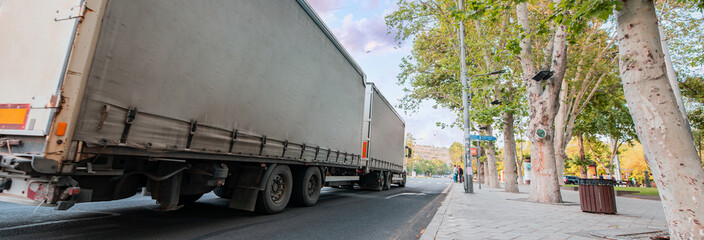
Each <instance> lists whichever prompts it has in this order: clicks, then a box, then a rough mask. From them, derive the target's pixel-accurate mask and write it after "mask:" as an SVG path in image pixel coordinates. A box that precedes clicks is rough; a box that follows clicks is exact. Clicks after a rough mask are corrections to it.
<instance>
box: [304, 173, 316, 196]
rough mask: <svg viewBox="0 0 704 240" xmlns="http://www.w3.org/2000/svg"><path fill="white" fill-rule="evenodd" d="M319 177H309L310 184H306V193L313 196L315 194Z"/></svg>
mask: <svg viewBox="0 0 704 240" xmlns="http://www.w3.org/2000/svg"><path fill="white" fill-rule="evenodd" d="M318 185H319V184H318V179H317V178H315V177H312V176H311V178H310V179H308V184H307V186H306V188H307V189H306V190H307V191H306V193H307V194H308V197H313V196H314V195H315V192H316V191H315V190H316V188H317V187H318Z"/></svg>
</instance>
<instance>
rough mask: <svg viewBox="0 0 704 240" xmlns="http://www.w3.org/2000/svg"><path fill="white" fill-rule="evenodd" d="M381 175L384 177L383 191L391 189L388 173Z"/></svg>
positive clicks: (389, 174)
mask: <svg viewBox="0 0 704 240" xmlns="http://www.w3.org/2000/svg"><path fill="white" fill-rule="evenodd" d="M382 175H384V180H385V181H384V190H389V189H391V173H390V172H383V173H382Z"/></svg>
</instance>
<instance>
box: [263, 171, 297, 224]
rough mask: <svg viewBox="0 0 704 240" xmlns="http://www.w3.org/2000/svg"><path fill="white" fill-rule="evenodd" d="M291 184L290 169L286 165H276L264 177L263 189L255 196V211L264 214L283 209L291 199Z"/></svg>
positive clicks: (278, 211)
mask: <svg viewBox="0 0 704 240" xmlns="http://www.w3.org/2000/svg"><path fill="white" fill-rule="evenodd" d="M292 186H293V177H292V175H291V169H290V168H289V167H288V166H286V165H278V166H276V167H275V168H274V169H273V170H272V171H271V174H270V175H269V177H268V178H267V179H266V185H265V186H264V190H263V191H260V192H259V194H258V196H257V206H256V209H257V211H258V212H260V213H265V214H274V213H280V212H282V211H284V209H285V208H286V205H288V202H289V200H291V192H292V189H291V188H292Z"/></svg>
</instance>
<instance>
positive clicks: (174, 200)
mask: <svg viewBox="0 0 704 240" xmlns="http://www.w3.org/2000/svg"><path fill="white" fill-rule="evenodd" d="M183 165H184V164H183V163H172V162H161V163H160V164H159V170H158V171H157V172H158V174H159V175H160V176H163V175H167V174H169V173H172V172H174V171H176V170H178V169H179V168H182V167H183ZM182 179H183V172H179V173H177V174H175V175H173V176H171V177H169V178H167V179H165V180H163V181H153V180H150V182H151V185H152V187H151V192H152V199H155V200H157V201H158V202H159V205H161V207H160V209H161V210H164V211H171V210H177V209H178V199H179V196H180V195H181V180H182Z"/></svg>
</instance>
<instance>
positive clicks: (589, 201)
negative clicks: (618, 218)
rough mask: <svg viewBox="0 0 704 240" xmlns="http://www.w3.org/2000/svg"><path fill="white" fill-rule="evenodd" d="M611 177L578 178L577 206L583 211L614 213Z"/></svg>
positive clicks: (614, 196) (614, 200) (614, 203)
mask: <svg viewBox="0 0 704 240" xmlns="http://www.w3.org/2000/svg"><path fill="white" fill-rule="evenodd" d="M615 184H616V181H614V180H611V179H579V206H580V207H581V208H582V211H583V212H591V213H608V214H616V194H615V193H614V185H615Z"/></svg>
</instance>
